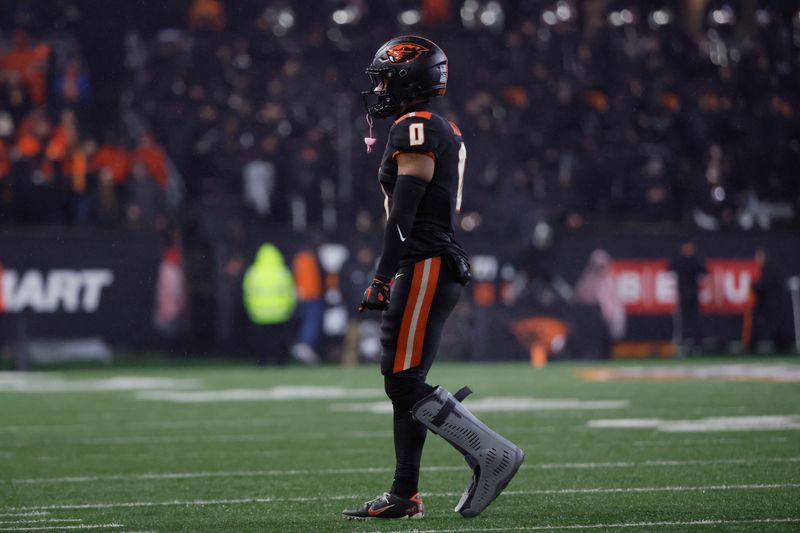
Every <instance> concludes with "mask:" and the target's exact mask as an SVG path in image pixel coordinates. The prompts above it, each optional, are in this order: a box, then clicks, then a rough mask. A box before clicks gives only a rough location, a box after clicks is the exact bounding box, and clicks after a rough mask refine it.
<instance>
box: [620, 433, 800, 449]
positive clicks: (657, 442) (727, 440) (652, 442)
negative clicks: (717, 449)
mask: <svg viewBox="0 0 800 533" xmlns="http://www.w3.org/2000/svg"><path fill="white" fill-rule="evenodd" d="M671 435H675V434H674V433H660V434H659V436H663V438H660V439H646V440H635V441H633V442H632V443H631V444H633V445H634V446H636V447H648V446H669V447H673V446H678V445H681V446H683V445H686V446H695V445H698V444H741V443H742V442H745V440H749V439H742V438H736V437H712V438H703V437H698V438H695V439H670V436H671ZM756 438H758V442H787V441H788V440H789V437H781V436H777V435H772V436H769V437H768V436H761V435H760V436H758V437H756Z"/></svg>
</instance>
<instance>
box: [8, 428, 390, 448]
mask: <svg viewBox="0 0 800 533" xmlns="http://www.w3.org/2000/svg"><path fill="white" fill-rule="evenodd" d="M391 436H392V432H391V431H350V432H346V433H303V434H296V433H294V434H291V433H275V434H264V433H229V434H223V435H207V434H202V435H153V436H127V437H99V438H90V439H64V440H59V441H56V442H57V443H59V444H65V445H87V446H108V445H118V444H192V443H196V442H270V441H285V440H294V439H306V440H330V439H366V438H369V439H373V438H380V437H386V438H388V437H391ZM29 444H31V441H17V442H14V443H11V444H10V445H4V447H6V448H12V447H26V446H28V445H29Z"/></svg>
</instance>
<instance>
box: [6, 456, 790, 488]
mask: <svg viewBox="0 0 800 533" xmlns="http://www.w3.org/2000/svg"><path fill="white" fill-rule="evenodd" d="M797 462H800V457H771V458H757V459H690V460H652V461H640V462H632V461H627V462H608V463H538V464H537V463H533V464H527V465H522V468H523V469H525V470H532V469H538V470H559V469H596V468H638V467H643V466H645V467H647V466H652V467H660V466H699V465H726V464H728V465H755V464H762V463H797ZM424 470H425V472H459V471H462V470H463V471H465V472H466V471H467V467H466V466H465V465H459V466H430V467H426V468H425V469H424ZM386 472H394V468H387V467H365V468H323V469H294V470H228V471H225V470H221V471H216V472H145V473H142V474H115V475H105V476H89V475H83V476H64V477H43V478H25V479H14V480H12V483H18V484H25V485H33V484H46V483H85V482H96V481H136V480H147V481H153V480H160V479H163V480H167V479H195V478H217V477H270V476H304V475H314V476H316V475H342V474H383V473H386Z"/></svg>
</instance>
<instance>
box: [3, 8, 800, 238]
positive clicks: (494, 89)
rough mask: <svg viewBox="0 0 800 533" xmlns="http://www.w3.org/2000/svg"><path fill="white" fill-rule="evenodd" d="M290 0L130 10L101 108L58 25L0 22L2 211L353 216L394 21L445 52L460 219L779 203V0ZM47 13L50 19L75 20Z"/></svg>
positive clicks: (572, 222) (795, 149)
mask: <svg viewBox="0 0 800 533" xmlns="http://www.w3.org/2000/svg"><path fill="white" fill-rule="evenodd" d="M76 1H77V0H76ZM33 4H36V3H35V2H33ZM76 5H78V6H79V5H80V2H77V4H76ZM304 5H305V4H304V3H302V2H289V1H276V2H255V1H245V2H237V3H236V4H234V3H231V2H227V3H226V2H223V1H222V0H191V1H189V0H186V1H183V2H177V3H176V5H173V6H170V7H164V8H163V9H164V10H165V14H164V16H163V17H162V18H163V23H161V24H159V22H158V20H159V19H158V17H155V18H156V21H155V22H154V21H153V20H147V22H144V21H142V17H140V18H139V19H135V18H134V19H133V20H129V21H127V24H126V27H127V34H126V35H124V36H122V35H121V36H120V37H119V38H120V39H124V54H122V55H124V57H121V58H120V61H124V65H125V69H126V79H125V80H124V81H123V83H122V84H121V85H122V86H123V87H124V90H123V91H122V92H121V94H120V100H121V101H120V106H119V109H120V110H119V113H117V115H118V116H105V117H100V119H99V120H98V117H97V116H96V114H94V115H92V113H90V112H89V110H90V109H91V107H92V104H93V101H92V89H93V84H101V83H105V82H106V80H103V73H102V72H93V73H90V72H88V70H89V69H87V65H86V64H85V62H84V61H83V60H82V56H81V46H80V43H79V42H77V41H76V40H75V39H72V40H70V39H69V33H68V32H67V37H65V36H64V33H63V32H60V33H55V32H52V33H50V34H47V33H46V32H45V33H42V32H39V33H40V35H37V39H35V40H32V39H31V38H30V37H29V36H28V34H26V32H25V31H24V30H23V29H21V28H18V27H16V26H13V27H11V28H4V29H6V30H9V31H5V32H4V33H3V34H2V39H0V51H1V52H2V53H1V54H0V66H2V75H1V76H0V191H2V194H1V195H0V202H2V209H0V220H2V222H3V223H6V224H9V223H11V224H41V223H55V224H98V225H108V224H120V223H121V224H130V225H134V226H144V227H155V228H158V229H160V228H165V227H167V225H168V221H169V220H171V219H174V217H176V216H180V214H181V209H184V210H185V209H187V208H188V209H191V208H192V207H193V206H196V205H206V204H208V203H211V204H225V205H227V206H230V207H231V209H232V210H234V211H236V210H239V211H241V210H242V208H245V209H247V210H248V212H249V213H250V214H251V215H252V216H253V217H254V218H255V219H256V220H258V221H266V222H274V223H277V224H281V225H284V226H287V225H288V226H291V227H292V228H294V230H295V231H304V230H307V229H311V228H322V229H324V230H336V229H339V228H344V229H353V228H355V229H356V230H359V231H362V232H369V231H371V230H372V229H374V227H375V224H376V222H378V220H379V218H380V216H381V213H382V203H381V202H382V199H381V198H380V195H379V194H377V193H376V191H377V188H376V186H375V183H374V181H375V180H374V172H375V168H376V167H377V163H378V162H377V159H376V157H369V156H367V154H366V153H364V150H363V146H361V145H360V142H358V141H359V140H360V138H361V137H363V136H364V135H363V133H364V132H365V129H366V125H365V123H364V120H363V108H362V105H361V102H360V95H359V92H360V91H362V90H364V89H366V88H367V77H366V76H364V75H363V68H364V65H366V64H368V62H369V61H370V59H371V55H372V53H373V52H374V50H375V49H377V47H378V46H379V45H380V44H381V43H382V42H383V41H384V40H386V39H388V38H389V37H391V36H392V35H395V34H399V33H421V34H424V35H427V36H430V37H431V38H433V39H434V40H437V41H439V42H440V44H441V45H442V46H443V47H444V49H445V50H446V51H447V52H448V54H449V58H450V64H451V77H450V86H449V88H448V94H447V96H446V98H444V99H443V101H442V102H440V103H439V104H438V107H439V109H440V110H441V111H442V112H444V113H445V114H447V115H448V117H449V118H450V119H452V120H453V121H455V122H456V123H458V124H459V125H460V127H461V130H462V131H463V132H464V135H465V140H466V144H467V148H468V166H467V168H468V171H467V180H468V184H467V188H466V193H465V198H464V206H465V211H466V213H467V215H466V216H465V218H464V220H463V221H462V225H463V229H465V230H468V231H471V230H480V231H485V232H487V233H489V234H492V233H498V234H503V235H507V236H514V235H515V233H517V232H526V233H527V232H530V229H531V228H532V227H533V225H534V224H535V223H536V222H537V221H538V220H547V221H549V222H555V223H556V224H558V225H561V226H566V227H568V228H580V227H583V226H586V225H593V224H603V223H608V222H610V223H617V224H618V223H620V222H623V223H624V222H638V223H641V222H647V223H690V224H694V225H697V226H700V227H702V228H704V229H718V228H720V227H725V226H736V227H741V228H744V229H750V228H752V227H758V226H760V227H764V228H768V227H771V226H774V225H781V224H786V223H787V222H788V223H789V224H792V223H796V221H797V219H798V216H797V212H798V208H799V206H800V200H798V198H800V184H799V183H798V180H797V179H796V176H795V174H796V169H797V168H798V167H800V121H798V119H797V112H798V109H797V107H798V104H799V103H800V102H798V98H797V95H798V94H800V81H798V80H799V79H800V78H799V75H798V72H800V59H798V58H800V2H797V1H789V2H783V1H770V0H751V1H744V0H743V1H739V2H732V1H731V2H725V1H719V0H713V1H710V2H696V1H691V0H662V1H655V0H653V1H648V2H625V1H620V0H613V1H611V0H595V1H590V2H574V1H568V0H559V1H556V2H552V1H544V0H535V1H529V2H512V1H505V2H503V1H487V2H484V1H479V0H465V1H463V2H462V1H460V0H421V1H414V2H412V1H399V0H398V1H392V0H383V1H377V2H369V3H367V2H363V1H357V0H351V1H347V2H346V1H330V2H324V3H322V4H321V5H320V6H319V7H320V8H319V9H314V10H308V9H305V8H304ZM59 6H60V9H61V11H59V10H58V9H56V10H48V11H47V16H48V17H51V18H52V17H57V16H58V13H63V16H64V17H67V18H68V17H70V16H71V17H73V18H75V17H79V16H80V17H88V18H90V17H91V16H92V13H91V12H90V11H88V10H86V9H84V10H83V11H80V12H79V13H78V14H77V15H76V12H75V9H77V8H75V7H74V6H72V7H74V9H73V10H72V11H71V10H70V6H71V4H70V3H69V2H66V3H63V4H59ZM176 6H177V7H176ZM147 9H150V10H153V9H154V8H153V7H152V6H151V7H150V8H144V7H143V8H142V10H143V11H146V10H147ZM176 10H179V11H181V13H180V14H179V16H174V15H175V13H174V12H175V11H176ZM12 11H13V9H12ZM22 11H23V12H24V13H25V14H26V17H27V19H25V17H21V16H19V13H17V18H18V19H25V20H27V22H26V23H27V24H28V25H30V20H28V19H30V16H31V15H30V13H29V12H25V11H24V10H22ZM32 11H33V12H34V13H36V10H32ZM44 11H46V10H39V12H40V13H41V12H44ZM54 13H55V14H54ZM154 13H157V10H156V11H154ZM152 14H153V13H151V15H152ZM12 15H13V13H12ZM40 16H44V15H40ZM150 18H151V19H152V18H153V17H150ZM20 24H22V23H20ZM49 24H51V25H53V26H56V27H58V26H59V24H58V23H55V22H52V21H50V22H49ZM90 74H91V75H90ZM117 84H120V83H119V80H118V81H117ZM131 117H135V119H131ZM380 133H382V134H383V137H384V138H385V134H386V127H385V125H384V126H383V129H382V130H381V132H380ZM170 187H171V188H172V189H173V190H177V191H180V194H177V195H174V194H173V195H171V196H170V194H169V193H168V189H169V188H170ZM184 193H185V194H184ZM184 200H185V201H184Z"/></svg>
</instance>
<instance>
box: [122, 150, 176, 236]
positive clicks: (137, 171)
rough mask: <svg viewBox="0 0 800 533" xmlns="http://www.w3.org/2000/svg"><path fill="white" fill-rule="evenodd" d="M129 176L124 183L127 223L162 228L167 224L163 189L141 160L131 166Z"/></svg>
mask: <svg viewBox="0 0 800 533" xmlns="http://www.w3.org/2000/svg"><path fill="white" fill-rule="evenodd" d="M131 168H132V170H131V178H130V180H128V182H127V184H126V188H127V195H126V196H127V206H126V207H125V216H126V218H127V221H128V223H129V224H130V225H131V226H133V227H137V228H146V229H157V230H163V229H165V228H166V225H167V218H166V202H165V199H164V191H163V189H162V188H161V187H160V186H159V184H158V183H157V182H156V179H155V177H154V176H152V175H151V174H150V172H149V169H148V167H147V165H146V164H145V163H144V162H143V161H136V162H134V163H133V166H132V167H131Z"/></svg>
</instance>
